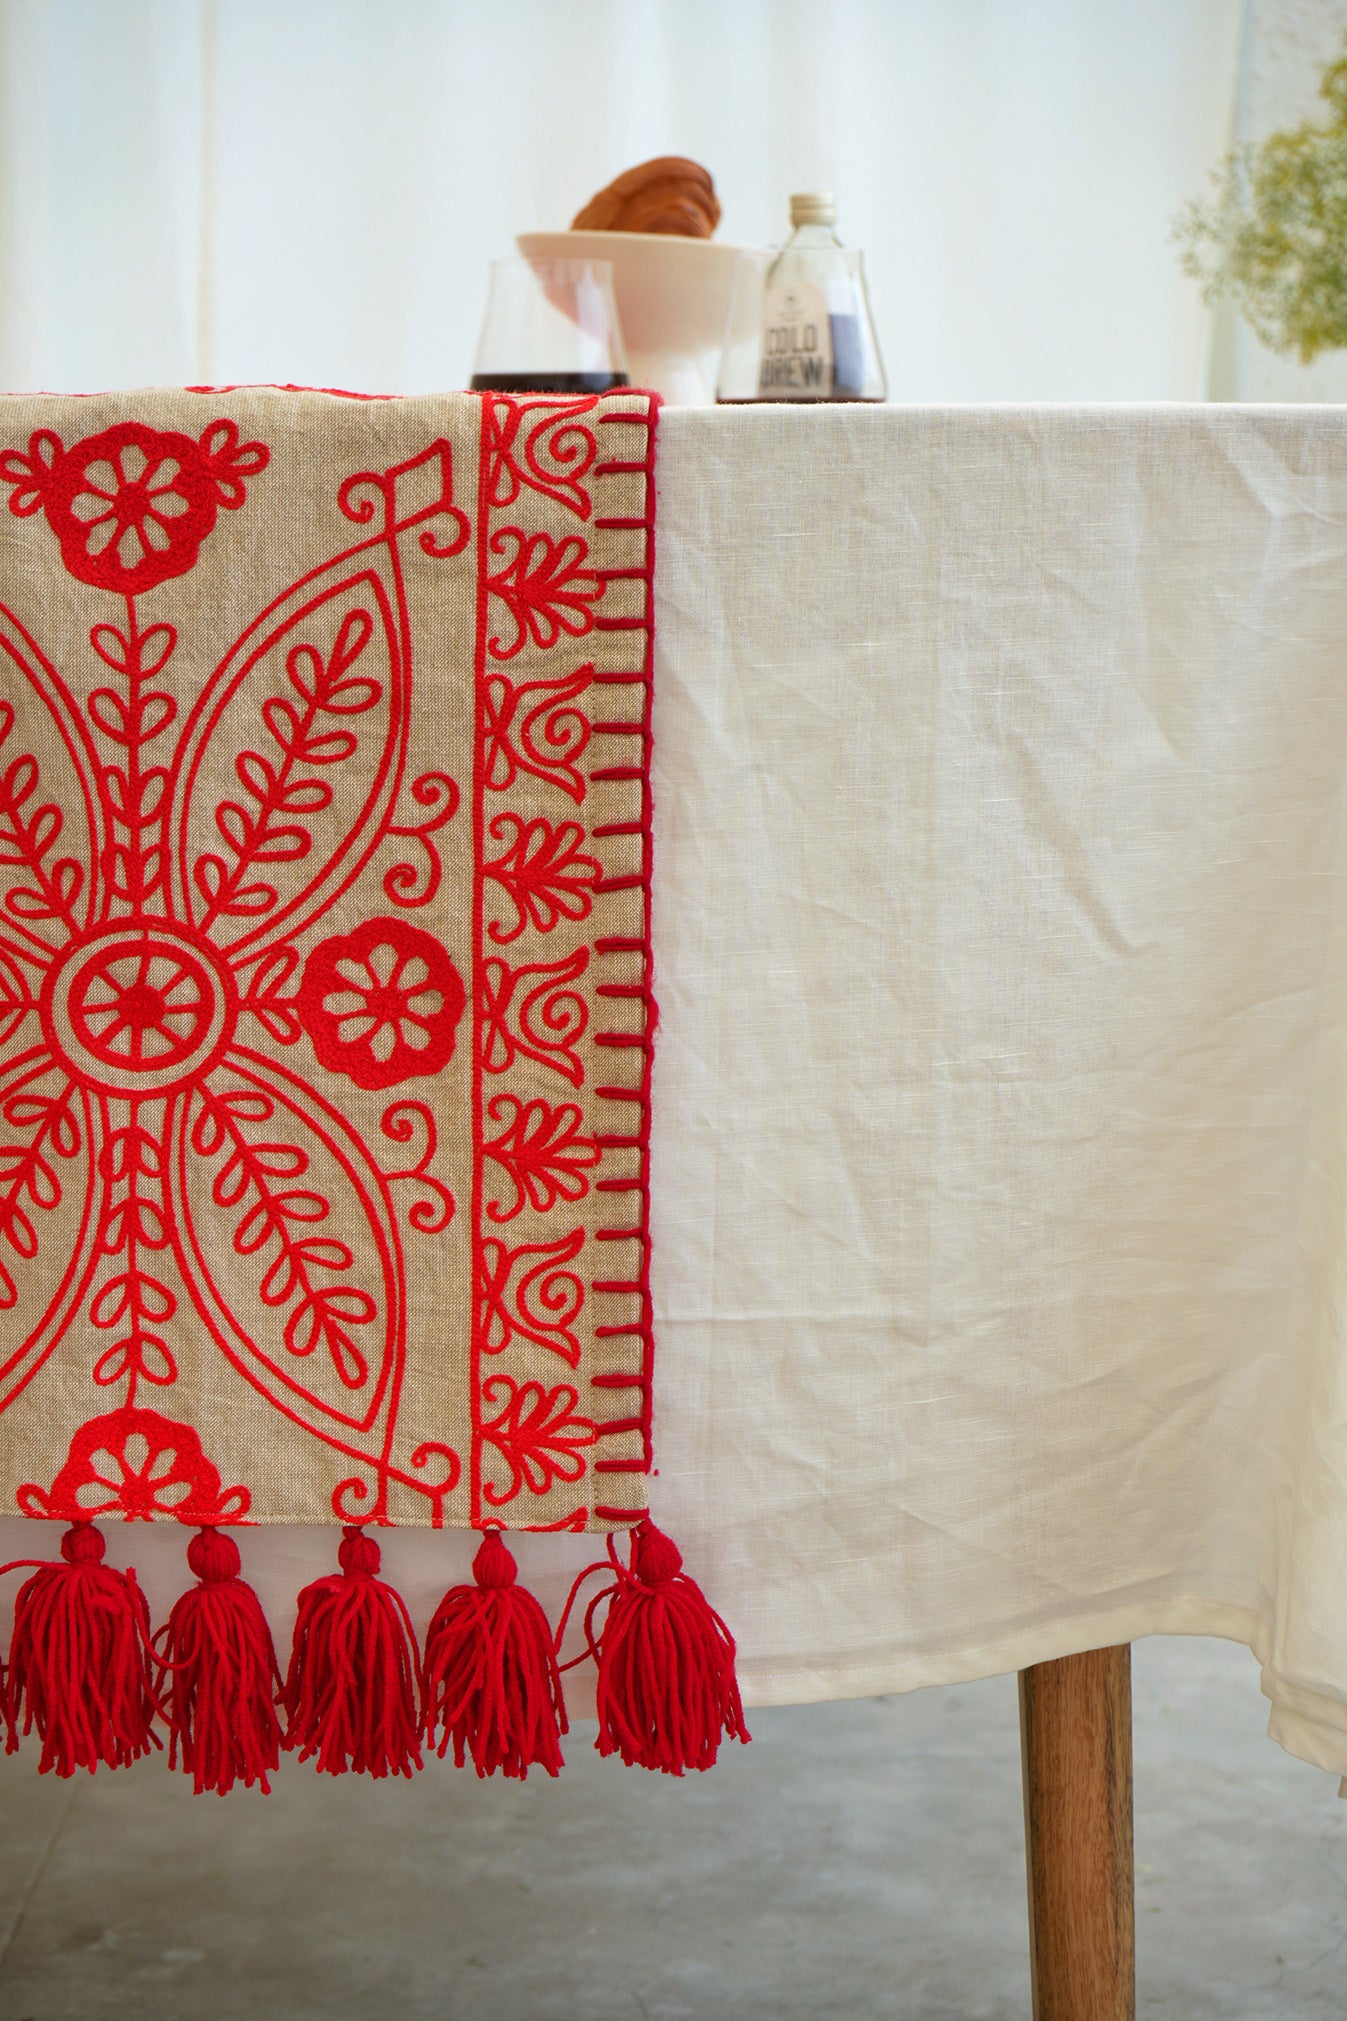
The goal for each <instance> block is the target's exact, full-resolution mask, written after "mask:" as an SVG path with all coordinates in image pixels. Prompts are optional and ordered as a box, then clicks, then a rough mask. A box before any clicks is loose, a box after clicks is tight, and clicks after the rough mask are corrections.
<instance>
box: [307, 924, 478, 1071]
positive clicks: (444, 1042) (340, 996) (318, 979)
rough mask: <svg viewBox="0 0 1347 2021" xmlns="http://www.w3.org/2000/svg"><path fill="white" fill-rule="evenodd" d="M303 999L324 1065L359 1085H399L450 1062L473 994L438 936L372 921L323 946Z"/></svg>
mask: <svg viewBox="0 0 1347 2021" xmlns="http://www.w3.org/2000/svg"><path fill="white" fill-rule="evenodd" d="M296 1003H297V1006H298V1010H299V1021H300V1023H301V1024H302V1025H303V1027H304V1029H305V1031H306V1032H307V1033H308V1034H309V1037H310V1039H312V1041H313V1049H314V1051H315V1053H316V1054H317V1055H318V1059H319V1061H320V1063H321V1064H322V1065H323V1066H325V1067H327V1068H328V1069H329V1070H330V1071H331V1072H332V1073H337V1074H346V1075H347V1076H348V1077H349V1078H350V1079H351V1080H353V1081H354V1082H355V1084H356V1086H357V1087H358V1088H391V1087H392V1086H393V1085H394V1083H395V1082H397V1081H406V1080H410V1079H411V1078H412V1076H413V1075H418V1074H438V1073H439V1071H440V1069H441V1068H442V1067H443V1066H445V1065H446V1064H447V1063H448V1061H449V1060H450V1058H451V1057H452V1055H453V1050H454V1034H455V1032H456V1030H457V1028H458V1021H459V1019H460V1018H461V1017H462V1015H463V1010H464V1006H465V1005H466V1003H467V992H466V990H465V989H464V987H463V979H462V977H461V976H460V975H459V972H458V970H457V969H456V968H455V967H454V964H453V962H452V961H450V959H449V956H448V955H447V953H446V952H445V950H444V948H443V947H441V945H440V943H439V941H438V940H436V939H435V938H434V937H433V936H432V935H431V934H429V933H426V932H424V931H423V929H422V928H421V927H419V926H411V925H409V924H408V922H407V921H406V920H403V919H367V920H366V921H365V924H364V925H363V926H358V927H357V928H356V930H355V932H354V933H343V934H336V935H334V936H333V938H332V939H331V940H323V941H320V942H319V943H318V945H317V947H315V949H314V950H313V953H312V954H311V955H310V956H309V959H308V962H307V963H306V965H305V969H304V980H303V982H302V984H301V985H300V989H299V994H298V996H297V998H296Z"/></svg>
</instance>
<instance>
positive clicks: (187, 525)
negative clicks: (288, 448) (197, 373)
mask: <svg viewBox="0 0 1347 2021" xmlns="http://www.w3.org/2000/svg"><path fill="white" fill-rule="evenodd" d="M267 461H268V452H267V450H266V449H265V448H264V446H263V445H262V444H261V443H260V442H245V443H244V444H243V445H242V447H240V445H239V432H238V429H237V427H236V426H235V424H234V423H233V422H232V421H213V422H212V423H211V424H210V426H209V427H208V428H206V429H205V430H204V431H203V433H202V436H201V440H200V441H199V442H193V441H192V439H191V437H190V436H189V435H181V434H179V433H178V432H177V431H176V430H174V429H167V430H166V429H157V428H147V427H146V426H145V425H144V424H143V423H142V422H139V421H121V422H118V424H117V425H116V427H114V428H105V429H104V430H103V431H102V433H101V434H98V435H87V436H85V438H84V440H83V441H82V442H77V443H76V444H75V445H74V447H73V448H71V449H66V448H65V447H64V446H63V444H62V442H61V438H60V436H59V435H55V434H53V433H52V431H51V430H50V429H48V428H40V429H39V430H38V431H37V433H36V434H35V435H33V436H32V437H31V438H30V440H29V444H28V454H27V455H26V456H25V455H24V454H23V452H22V451H21V450H17V449H11V450H8V451H7V452H6V453H5V454H4V455H3V456H0V479H3V480H4V481H5V482H7V483H8V484H9V485H10V487H11V490H10V500H9V509H10V511H11V512H12V513H14V514H15V515H16V517H18V518H20V519H23V518H27V517H28V516H29V515H30V514H31V513H34V512H37V511H38V510H39V508H40V509H41V510H42V511H44V512H45V513H46V515H47V523H48V525H49V526H50V527H51V530H52V532H53V533H54V534H55V535H56V538H57V539H58V540H59V541H60V543H61V558H62V560H63V561H64V563H65V565H66V567H67V568H68V569H69V571H70V573H71V574H72V575H73V576H77V577H78V578H79V580H80V581H81V582H87V583H92V584H93V585H94V586H95V588H98V589H108V590H115V591H117V592H118V593H119V594H121V595H123V596H139V595H140V594H141V592H142V591H143V590H147V589H153V588H154V586H155V584H156V583H161V582H166V581H167V580H168V578H169V577H170V576H175V575H185V574H186V573H187V571H188V569H190V568H191V567H192V566H193V564H194V563H195V561H196V558H197V555H198V554H199V552H200V549H201V543H202V541H203V540H204V539H205V538H206V536H207V534H208V533H209V532H210V531H211V529H212V527H213V526H214V525H215V518H216V512H217V510H218V508H219V507H220V506H224V507H225V508H226V510H228V511H233V510H234V509H235V508H236V507H237V506H240V505H242V503H243V501H244V497H245V485H244V479H245V478H247V477H253V476H256V474H257V472H258V471H260V470H263V469H265V467H266V464H267Z"/></svg>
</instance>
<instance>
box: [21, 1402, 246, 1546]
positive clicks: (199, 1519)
mask: <svg viewBox="0 0 1347 2021" xmlns="http://www.w3.org/2000/svg"><path fill="white" fill-rule="evenodd" d="M18 1500H19V1506H20V1508H21V1509H22V1510H23V1512H24V1514H25V1515H28V1516H47V1517H56V1518H58V1519H60V1520H62V1521H64V1522H68V1523H71V1522H79V1521H80V1520H81V1519H83V1520H85V1521H87V1520H88V1519H89V1518H90V1517H91V1516H112V1515H120V1516H122V1517H124V1518H125V1520H126V1521H127V1522H128V1523H132V1522H143V1523H148V1522H150V1521H151V1520H152V1519H153V1518H154V1517H155V1516H177V1517H178V1518H179V1520H180V1521H181V1522H184V1523H237V1522H239V1521H240V1520H241V1518H242V1517H244V1516H246V1515H247V1513H248V1508H249V1503H250V1500H251V1498H250V1496H249V1493H248V1490H247V1489H246V1488H230V1489H229V1490H228V1492H227V1493H226V1492H224V1491H223V1490H222V1487H221V1483H220V1475H219V1471H218V1469H217V1468H215V1467H214V1466H212V1464H211V1462H210V1461H209V1460H208V1459H207V1458H206V1455H205V1452H204V1451H203V1449H202V1445H201V1440H200V1438H199V1437H198V1436H197V1434H196V1432H194V1431H193V1429H192V1427H191V1426H190V1425H182V1424H175V1423H174V1421H173V1420H172V1418H166V1417H163V1416H161V1414H160V1413H159V1412H158V1411H153V1410H142V1409H140V1408H138V1407H137V1406H135V1405H132V1404H124V1405H123V1406H122V1408H121V1409H120V1410H114V1411H109V1412H108V1413H107V1414H106V1416H104V1417H98V1418H90V1419H89V1421H88V1422H87V1423H86V1424H83V1425H81V1426H80V1428H79V1430H78V1431H77V1432H76V1434H75V1437H74V1439H73V1440H72V1442H71V1447H70V1455H69V1458H68V1459H67V1460H66V1463H65V1465H64V1466H63V1467H62V1468H61V1470H60V1472H59V1473H58V1474H57V1476H56V1478H55V1480H54V1481H53V1482H52V1484H51V1487H50V1488H49V1489H48V1490H46V1491H45V1492H44V1491H43V1489H41V1488H39V1487H36V1486H34V1485H32V1484H31V1483H30V1484H28V1485H26V1486H24V1487H22V1488H20V1489H19V1494H18Z"/></svg>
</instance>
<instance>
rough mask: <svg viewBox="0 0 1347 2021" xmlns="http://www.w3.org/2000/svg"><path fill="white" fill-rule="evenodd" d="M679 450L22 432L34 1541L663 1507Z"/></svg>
mask: <svg viewBox="0 0 1347 2021" xmlns="http://www.w3.org/2000/svg"><path fill="white" fill-rule="evenodd" d="M651 436H652V430H651V426H650V423H649V402H648V400H647V397H646V396H645V395H642V394H620V395H616V396H612V397H611V398H609V399H608V400H606V401H605V402H602V403H595V402H592V401H591V402H590V403H589V404H588V406H587V407H585V406H583V405H582V406H581V407H579V408H577V407H576V406H575V405H574V403H567V402H565V401H561V402H558V401H556V400H547V399H535V400H532V401H525V402H521V403H511V402H509V401H496V400H486V401H483V400H481V399H478V398H476V397H473V396H470V395H468V394H457V395H450V396H441V397H438V398H428V399H418V400H362V399H355V398H344V397H336V396H330V395H326V394H321V393H296V392H287V391H282V390H276V389H272V388H265V387H254V388H242V389H233V390H227V391H224V392H196V393H193V392H155V391H144V392H130V393H112V394H102V395H97V396H94V397H91V398H88V399H78V398H70V399H55V398H17V399H16V398H7V399H0V479H2V480H3V482H2V484H0V489H2V490H3V503H0V1505H3V1506H4V1507H5V1508H6V1509H7V1510H8V1509H13V1508H14V1507H15V1506H18V1507H20V1508H22V1509H23V1510H24V1511H25V1513H27V1514H28V1515H32V1516H54V1517H60V1518H63V1519H65V1520H67V1521H69V1520H71V1519H72V1517H76V1516H81V1515H84V1516H95V1515H98V1516H105V1517H106V1518H107V1519H108V1520H110V1521H116V1520H118V1519H122V1518H134V1519H140V1518H146V1519H149V1518H156V1519H163V1520H168V1521H170V1522H173V1521H175V1520H188V1521H196V1522H202V1521H216V1520H219V1521H226V1522H227V1521H235V1522H239V1521H245V1520H246V1521H249V1522H253V1523H268V1522H276V1521H280V1522H285V1521H298V1522H313V1523H321V1524H331V1523H333V1522H335V1521H337V1520H345V1521H363V1520H373V1521H375V1522H378V1523H380V1524H384V1523H394V1524H428V1525H434V1526H439V1525H440V1524H443V1523H448V1524H453V1525H463V1526H476V1527H481V1525H482V1524H483V1523H484V1522H485V1521H488V1520H494V1521H500V1522H508V1523H509V1524H510V1526H511V1527H512V1528H514V1527H518V1528H523V1527H538V1528H558V1527H561V1526H566V1527H570V1528H576V1529H583V1528H585V1527H589V1528H592V1529H604V1530H606V1529H610V1528H613V1527H621V1526H623V1525H624V1524H625V1523H627V1522H629V1521H631V1520H634V1518H635V1515H636V1514H638V1513H639V1511H640V1509H641V1507H642V1506H643V1505H644V1500H645V1495H644V1482H643V1480H642V1478H641V1476H642V1474H643V1472H644V1469H645V1466H646V1464H647V1450H646V1446H647V1440H646V1427H647V1423H648V1418H647V1413H646V1410H645V1407H644V1395H645V1391H646V1387H647V1383H648V1366H647V1364H648V1328H647V1325H646V1303H647V1301H646V1295H645V1290H644V1284H643V1274H644V1264H645V1255H646V1248H647V1243H646V1236H645V1208H644V1178H645V1150H644V1119H645V1115H646V1102H645V1099H644V1093H643V1087H644V1081H645V1075H646V1054H647V1048H646V1035H645V1024H646V1016H645V1004H644V999H643V984H644V975H645V960H644V954H643V936H644V932H645V918H646V897H645V889H644V882H643V879H644V870H645V857H646V851H645V835H644V830H645V821H646V785H645V781H644V777H643V755H644V751H645V748H646V743H647V736H646V730H645V708H646V697H647V693H648V686H649V680H648V676H649V668H648V664H647V661H648V649H649V637H650V634H649V618H648V608H647V607H648V600H649V599H648V567H647V559H648V557H647V547H648V525H647V494H648V491H649V471H650V466H651V452H652V441H651ZM27 1548H28V1549H29V1550H31V1549H32V1548H34V1545H33V1543H32V1542H31V1541H30V1543H29V1545H28V1547H27Z"/></svg>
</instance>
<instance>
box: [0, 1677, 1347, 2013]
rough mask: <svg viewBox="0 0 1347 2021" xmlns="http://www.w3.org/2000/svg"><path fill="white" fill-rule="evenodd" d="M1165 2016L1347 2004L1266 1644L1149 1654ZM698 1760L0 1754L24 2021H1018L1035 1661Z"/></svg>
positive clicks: (4, 1888)
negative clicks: (538, 1766) (1260, 1653)
mask: <svg viewBox="0 0 1347 2021" xmlns="http://www.w3.org/2000/svg"><path fill="white" fill-rule="evenodd" d="M1134 1696H1135V1714H1136V1786H1137V1825H1136V1830H1137V1910H1138V1914H1137V1936H1138V1979H1139V1985H1138V2011H1139V2013H1140V2014H1141V2015H1142V2016H1143V2017H1145V2021H1152V2017H1157V2021H1158V2017H1161V2016H1164V2017H1170V2016H1172V2017H1174V2021H1208V2017H1216V2016H1221V2017H1227V2016H1229V2017H1238V2021H1261V2017H1265V2016H1266V2017H1269V2021H1270V2017H1273V2016H1276V2017H1277V2021H1318V2017H1321V2016H1322V2017H1325V2021H1327V2017H1329V2016H1333V2017H1335V2021H1338V2017H1341V2015H1342V2014H1343V2012H1344V2009H1345V2008H1347V1995H1344V1991H1343V1985H1344V1979H1343V1968H1344V1962H1345V1961H1347V1804H1344V1803H1340V1802H1338V1800H1337V1798H1336V1785H1335V1783H1333V1782H1332V1781H1331V1780H1330V1778H1329V1777H1328V1776H1326V1775H1323V1774H1321V1773H1319V1772H1317V1771H1316V1770H1313V1769H1310V1768H1306V1767H1304V1766H1303V1765H1302V1764H1300V1763H1297V1762H1294V1761H1292V1760H1290V1759H1289V1758H1288V1757H1287V1756H1286V1755H1284V1754H1283V1753H1282V1752H1281V1751H1280V1750H1279V1749H1278V1748H1276V1747H1274V1746H1273V1744H1272V1743H1271V1742H1270V1741H1269V1740H1268V1739H1267V1738H1266V1736H1265V1733H1264V1719H1265V1707H1264V1703H1263V1700H1262V1698H1261V1696H1260V1694H1259V1691H1258V1675H1257V1669H1256V1666H1255V1665H1254V1662H1253V1659H1252V1658H1251V1657H1250V1656H1249V1654H1248V1653H1247V1651H1245V1650H1243V1649H1238V1648H1235V1647H1233V1646H1230V1645H1227V1644H1223V1643H1216V1642H1196V1641H1172V1640H1163V1641H1152V1642H1146V1643H1140V1644H1138V1645H1137V1647H1136V1649H1135V1651H1134ZM753 1726H754V1730H755V1742H754V1745H753V1746H752V1747H751V1748H748V1749H739V1748H735V1749H733V1750H732V1751H731V1752H730V1753H729V1755H728V1757H727V1758H726V1759H725V1761H724V1764H723V1766H722V1767H721V1768H719V1769H718V1770H717V1771H716V1772H715V1773H714V1774H713V1775H709V1776H706V1777H702V1778H693V1779H690V1780H688V1781H686V1782H683V1783H677V1782H672V1781H669V1780H668V1779H666V1778H663V1777H655V1776H646V1775H642V1774H638V1773H637V1772H636V1771H625V1770H622V1769H621V1768H619V1767H617V1766H616V1765H614V1764H613V1763H609V1762H601V1761H599V1760H598V1759H597V1757H596V1756H594V1754H593V1753H592V1750H591V1749H590V1747H589V1744H588V1743H589V1739H590V1736H591V1734H592V1728H590V1729H588V1730H584V1731H582V1732H580V1733H579V1734H577V1735H575V1736H573V1739H572V1746H571V1750H570V1755H571V1759H570V1763H569V1766H568V1769H567V1772H566V1774H565V1775H564V1776H563V1777H562V1778H561V1779H560V1781H559V1782H557V1783H549V1782H548V1781H547V1780H546V1778H542V1779H540V1780H531V1781H530V1782H529V1783H528V1784H527V1785H526V1786H525V1787H524V1788H523V1789H519V1788H517V1787H516V1786H514V1785H501V1784H499V1783H492V1784H486V1785H483V1784H480V1783H478V1781H477V1780H476V1778H475V1777H474V1776H472V1775H465V1774H456V1773H455V1772H454V1771H453V1770H444V1769H441V1768H440V1767H439V1765H438V1764H437V1765H436V1767H435V1768H434V1769H433V1770H432V1771H430V1772H428V1773H426V1774H425V1775H423V1776H422V1777H420V1778H419V1779H418V1780H417V1781H416V1782H415V1783H414V1784H411V1785H407V1784H403V1785H400V1786H398V1787H396V1788H389V1787H381V1786H378V1785H370V1784H365V1783H362V1782H360V1781H359V1780H358V1779H356V1778H355V1777H352V1778H350V1779H349V1780H347V1781H344V1782H335V1781H328V1780H326V1779H324V1778H318V1777H316V1776H314V1775H313V1774H312V1773H311V1772H310V1771H309V1770H307V1769H299V1768H295V1767H293V1766H290V1767H289V1768H288V1769H287V1770H286V1771H284V1772H283V1773H282V1776H281V1779H280V1783H279V1786H278V1788H277V1790H276V1792H275V1793H274V1794H273V1795H272V1797H271V1798H270V1799H265V1798H259V1797H256V1796H253V1795H250V1794H247V1793H244V1794H241V1795H236V1796H234V1797H231V1798H230V1799H228V1801H227V1802H221V1801H220V1800H219V1799H216V1798H201V1799H193V1797H192V1795H191V1794H190V1791H189V1789H188V1788H187V1786H186V1784H185V1782H184V1780H183V1779H182V1778H180V1777H170V1776H169V1775H168V1774H167V1773H166V1772H165V1770H164V1768H163V1766H162V1764H160V1763H158V1762H151V1763H145V1764H142V1765H141V1766H140V1767H139V1768H138V1769H136V1770H134V1771H131V1772H130V1773H122V1774H118V1775H106V1776H103V1775H100V1776H99V1777H98V1778H97V1779H90V1778H87V1777H85V1778H82V1779H81V1780H80V1781H78V1782H77V1783H76V1784H74V1785H73V1786H72V1785H70V1784H57V1783H54V1782H52V1781H51V1780H50V1779H40V1778H38V1777H37V1776H36V1775H35V1774H34V1773H33V1771H32V1769H31V1766H30V1765H29V1763H28V1762H27V1760H24V1759H18V1760H10V1761H7V1762H4V1763H3V1765H2V1766H0V1819H2V1820H3V1824H2V1825H0V2021H67V2017H70V2021H74V2017H79V2021H102V2017H105V2016H107V2017H111V2016H116V2017H119V2021H121V2017H134V2021H244V2017H247V2021H356V2017H361V2021H365V2017H369V2016H377V2017H381V2021H431V2017H434V2021H446V2017H448V2021H478V2017H481V2021H486V2017H488V2016H490V2017H491V2021H631V2017H646V2021H795V2017H800V2021H804V2017H810V2021H813V2017H833V2016H837V2017H842V2016H845V2017H847V2021H871V2017H875V2021H878V2017H885V2021H888V2017H894V2016H902V2017H908V2016H912V2017H920V2021H992V2017H996V2021H1001V2017H1011V2016H1014V2017H1023V2016H1025V2015H1026V2014H1027V2012H1028V1993H1027V1984H1028V1980H1027V1974H1028V1960H1027V1951H1026V1937H1025V1917H1024V1857H1023V1847H1022V1840H1021V1825H1020V1787H1019V1752H1018V1732H1017V1715H1016V1702H1015V1685H1014V1680H1013V1679H1012V1678H993V1679H990V1680H988V1681H987V1682H985V1683H981V1684H975V1685H965V1686H961V1687H959V1688H956V1689H950V1690H942V1691H927V1692H918V1693H914V1694H912V1695H910V1696H907V1697H903V1698H889V1699H874V1700H863V1701H859V1702H856V1703H852V1704H847V1705H824V1706H802V1707H797V1708H791V1709H787V1710H779V1711H773V1712H759V1713H758V1714H757V1715H756V1717H755V1719H754V1720H753Z"/></svg>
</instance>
